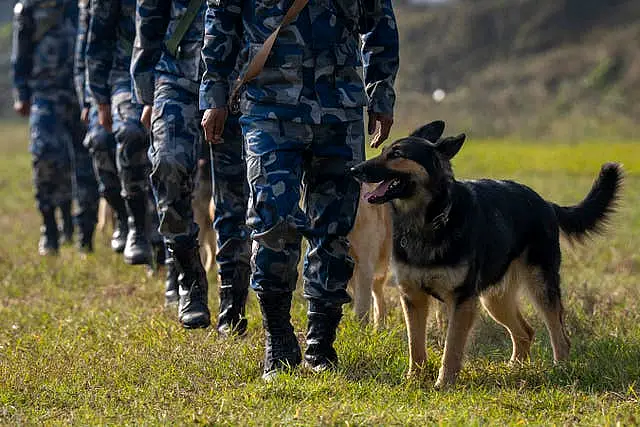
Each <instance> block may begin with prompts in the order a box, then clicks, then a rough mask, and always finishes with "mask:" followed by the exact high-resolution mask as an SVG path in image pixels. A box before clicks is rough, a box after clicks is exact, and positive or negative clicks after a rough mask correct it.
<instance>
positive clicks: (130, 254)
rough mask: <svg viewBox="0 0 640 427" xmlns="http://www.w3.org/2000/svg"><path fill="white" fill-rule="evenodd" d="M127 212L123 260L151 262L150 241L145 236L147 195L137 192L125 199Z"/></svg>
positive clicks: (132, 262) (130, 262)
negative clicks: (127, 225) (127, 229)
mask: <svg viewBox="0 0 640 427" xmlns="http://www.w3.org/2000/svg"><path fill="white" fill-rule="evenodd" d="M125 204H126V206H127V211H128V213H129V233H128V234H127V242H126V245H125V248H124V261H125V262H126V263H127V264H132V265H140V264H148V265H149V264H151V263H152V262H153V256H152V251H151V243H150V242H149V239H148V238H147V229H146V224H147V197H146V195H145V194H137V195H135V196H133V197H128V198H127V199H125Z"/></svg>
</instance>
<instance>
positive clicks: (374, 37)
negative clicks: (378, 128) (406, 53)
mask: <svg viewBox="0 0 640 427" xmlns="http://www.w3.org/2000/svg"><path fill="white" fill-rule="evenodd" d="M362 1H363V6H364V17H363V20H362V22H361V33H362V57H363V61H364V82H365V89H366V92H367V96H368V98H369V104H368V110H369V112H372V113H377V114H381V115H387V116H393V106H394V104H395V99H396V95H395V90H394V88H393V85H394V82H395V79H396V75H397V73H398V66H399V45H398V27H397V24H396V18H395V16H394V13H393V8H392V6H391V0H362Z"/></svg>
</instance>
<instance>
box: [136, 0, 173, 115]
mask: <svg viewBox="0 0 640 427" xmlns="http://www.w3.org/2000/svg"><path fill="white" fill-rule="evenodd" d="M170 6H171V2H170V1H168V0H138V2H137V5H136V38H135V41H134V42H133V55H132V59H131V77H132V79H133V91H134V95H135V98H136V100H137V102H138V103H140V104H144V105H152V104H153V93H154V88H155V79H154V74H155V71H154V70H155V66H156V64H157V63H158V61H159V60H160V57H161V56H162V49H163V47H162V45H163V42H164V38H165V35H166V34H167V26H168V25H169V19H170V17H171V15H170V13H171V10H170Z"/></svg>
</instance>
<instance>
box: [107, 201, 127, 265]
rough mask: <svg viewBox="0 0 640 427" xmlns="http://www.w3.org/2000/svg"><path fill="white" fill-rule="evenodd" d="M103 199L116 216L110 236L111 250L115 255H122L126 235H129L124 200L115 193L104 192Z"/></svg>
mask: <svg viewBox="0 0 640 427" xmlns="http://www.w3.org/2000/svg"><path fill="white" fill-rule="evenodd" d="M102 197H104V198H105V200H106V201H107V203H108V204H109V206H111V209H113V211H114V213H115V215H116V223H115V226H114V230H113V235H112V236H111V249H112V250H113V251H114V252H116V253H122V252H123V251H124V247H125V245H126V244H127V234H129V223H128V221H129V214H128V213H127V207H126V205H125V203H124V199H123V198H122V196H121V195H120V193H119V192H117V191H109V192H104V193H103V195H102Z"/></svg>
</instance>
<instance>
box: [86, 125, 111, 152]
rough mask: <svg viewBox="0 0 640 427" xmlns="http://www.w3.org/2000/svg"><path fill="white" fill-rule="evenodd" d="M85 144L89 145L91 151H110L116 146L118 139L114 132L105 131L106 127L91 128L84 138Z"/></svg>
mask: <svg viewBox="0 0 640 427" xmlns="http://www.w3.org/2000/svg"><path fill="white" fill-rule="evenodd" d="M84 146H85V147H87V149H88V150H89V152H91V153H96V152H109V151H113V150H115V148H116V140H115V138H114V137H113V134H110V133H109V132H107V131H105V130H104V129H102V128H100V129H93V130H91V131H90V132H89V133H88V134H87V136H86V137H85V139H84Z"/></svg>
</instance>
